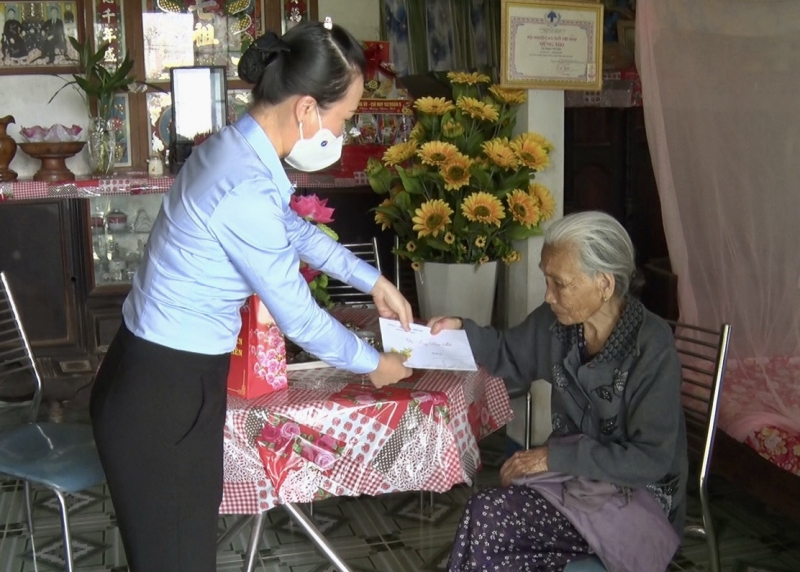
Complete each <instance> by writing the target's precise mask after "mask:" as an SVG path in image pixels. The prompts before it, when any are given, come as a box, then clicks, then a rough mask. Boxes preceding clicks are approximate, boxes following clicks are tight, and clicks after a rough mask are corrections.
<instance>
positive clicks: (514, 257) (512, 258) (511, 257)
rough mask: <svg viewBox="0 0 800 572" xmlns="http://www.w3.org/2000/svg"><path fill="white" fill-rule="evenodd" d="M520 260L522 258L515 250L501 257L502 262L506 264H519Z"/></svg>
mask: <svg viewBox="0 0 800 572" xmlns="http://www.w3.org/2000/svg"><path fill="white" fill-rule="evenodd" d="M520 258H522V257H521V256H520V254H519V252H517V251H516V250H512V251H511V252H509V253H508V254H506V255H505V256H504V257H503V262H505V263H506V264H514V263H515V262H519V260H520Z"/></svg>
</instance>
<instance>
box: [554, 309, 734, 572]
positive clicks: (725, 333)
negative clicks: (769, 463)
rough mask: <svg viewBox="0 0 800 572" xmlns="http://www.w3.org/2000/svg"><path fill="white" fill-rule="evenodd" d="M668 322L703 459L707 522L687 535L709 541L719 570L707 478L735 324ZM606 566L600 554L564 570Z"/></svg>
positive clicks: (691, 432) (714, 569) (689, 422)
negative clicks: (709, 325) (703, 325)
mask: <svg viewBox="0 0 800 572" xmlns="http://www.w3.org/2000/svg"><path fill="white" fill-rule="evenodd" d="M668 322H669V324H670V325H671V326H672V327H673V330H674V332H675V345H676V348H677V350H678V357H679V358H680V361H681V370H682V377H683V387H682V389H681V394H682V401H683V411H684V416H685V417H686V434H687V441H688V446H689V454H690V455H693V456H694V457H695V458H696V459H697V460H699V462H700V469H699V473H698V474H697V476H696V478H697V479H698V485H699V491H700V506H701V510H702V520H701V522H700V523H689V524H687V525H686V526H685V527H684V533H685V534H686V535H690V536H699V537H701V538H704V539H705V541H706V544H707V546H708V552H709V556H710V568H711V572H720V564H719V546H718V545H717V536H716V533H715V531H714V522H713V520H712V518H711V503H710V502H709V498H708V476H709V472H710V469H711V456H712V453H713V451H714V436H715V434H716V430H717V416H718V413H719V396H720V394H721V393H722V381H723V379H724V377H725V365H726V363H727V359H728V345H729V343H730V338H731V327H730V325H729V324H722V325H721V326H720V328H719V329H718V330H711V329H708V328H701V327H698V326H692V325H689V324H684V323H681V322H674V321H669V320H668ZM692 477H693V476H690V478H692ZM604 570H605V568H604V567H603V565H602V564H601V563H600V561H599V560H598V559H597V558H596V557H593V558H589V559H587V560H581V561H578V562H573V563H571V564H569V565H568V566H567V567H566V568H564V572H595V571H596V572H603V571H604Z"/></svg>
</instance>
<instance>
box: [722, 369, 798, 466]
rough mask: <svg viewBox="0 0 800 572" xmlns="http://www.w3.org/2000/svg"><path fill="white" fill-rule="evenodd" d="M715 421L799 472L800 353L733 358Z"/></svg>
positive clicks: (770, 456) (774, 461)
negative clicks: (787, 355) (785, 355)
mask: <svg viewBox="0 0 800 572" xmlns="http://www.w3.org/2000/svg"><path fill="white" fill-rule="evenodd" d="M717 426H718V427H719V428H720V429H722V430H723V431H725V432H726V433H728V434H729V435H730V436H731V437H733V438H734V439H737V440H739V441H743V442H744V443H746V444H747V445H749V446H750V447H752V448H753V449H755V450H756V451H757V452H758V453H759V454H760V455H761V456H762V457H764V458H765V459H768V460H769V461H770V462H772V463H773V464H775V465H777V466H778V467H780V468H782V469H784V470H786V471H789V472H791V473H794V474H796V475H799V476H800V357H772V358H747V359H729V360H728V364H727V369H726V372H725V381H724V383H723V386H722V396H721V399H720V413H719V418H718V421H717Z"/></svg>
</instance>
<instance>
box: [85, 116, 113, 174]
mask: <svg viewBox="0 0 800 572" xmlns="http://www.w3.org/2000/svg"><path fill="white" fill-rule="evenodd" d="M88 141H89V166H90V167H91V169H92V173H93V174H95V175H100V176H108V175H111V174H113V172H114V165H115V164H116V163H117V133H116V130H115V129H114V124H113V123H112V122H111V121H109V120H107V119H103V118H101V117H92V118H91V120H90V121H89V133H88Z"/></svg>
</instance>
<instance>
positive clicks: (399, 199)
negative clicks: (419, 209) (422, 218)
mask: <svg viewBox="0 0 800 572" xmlns="http://www.w3.org/2000/svg"><path fill="white" fill-rule="evenodd" d="M392 202H393V203H394V204H396V205H397V206H398V207H399V208H400V209H402V210H404V211H406V212H408V211H409V210H411V195H409V194H408V193H407V192H406V191H400V192H399V193H397V194H396V195H395V196H394V198H393V199H392ZM387 214H388V213H387Z"/></svg>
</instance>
